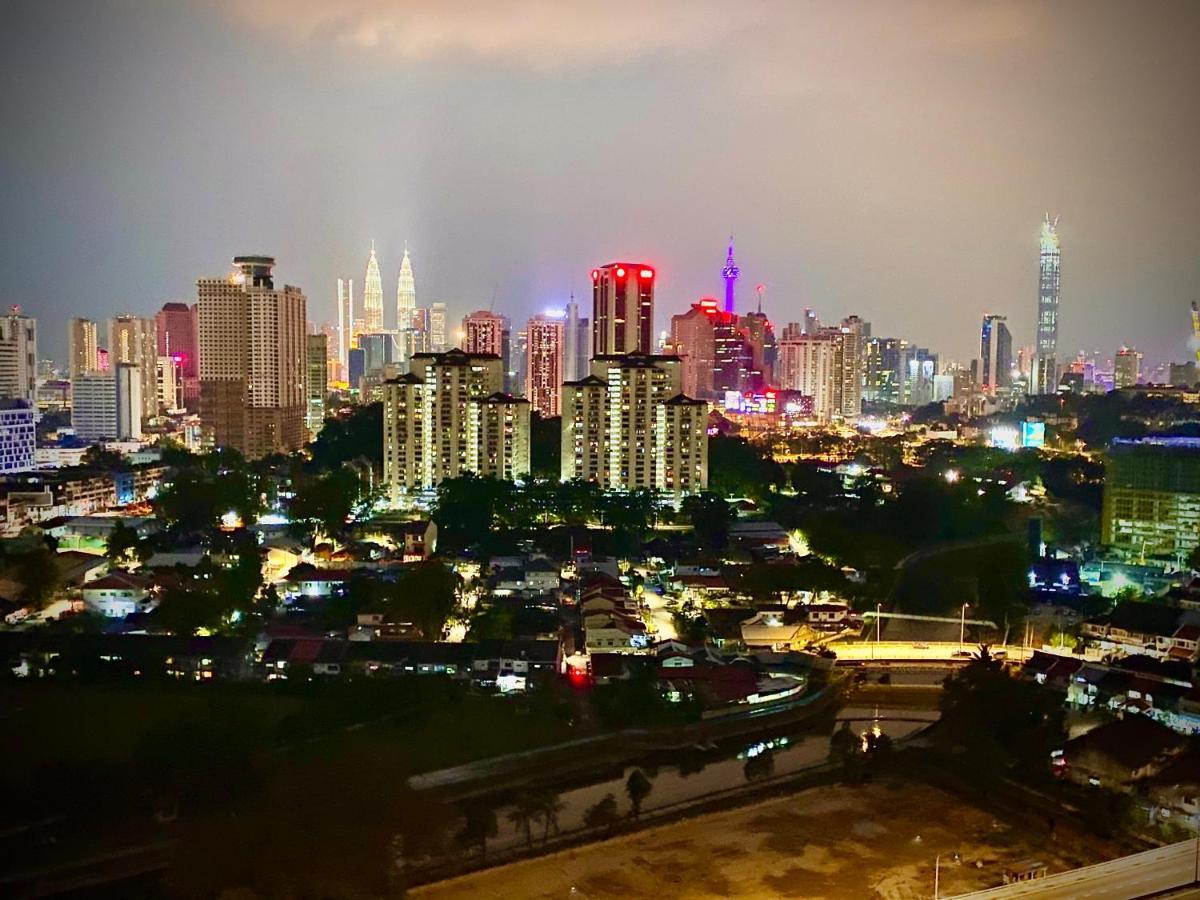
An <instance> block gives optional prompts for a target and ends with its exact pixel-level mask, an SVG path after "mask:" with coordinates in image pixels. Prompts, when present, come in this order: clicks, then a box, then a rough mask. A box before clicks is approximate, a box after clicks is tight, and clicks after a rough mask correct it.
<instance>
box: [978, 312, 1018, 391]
mask: <svg viewBox="0 0 1200 900" xmlns="http://www.w3.org/2000/svg"><path fill="white" fill-rule="evenodd" d="M1011 384H1012V335H1011V334H1010V333H1009V330H1008V323H1007V320H1006V319H1005V318H1004V316H993V315H985V316H984V317H983V327H982V328H981V329H980V333H979V387H980V388H981V389H982V390H983V391H984V393H987V394H994V393H996V392H997V391H1004V390H1007V389H1008V387H1009V386H1010V385H1011Z"/></svg>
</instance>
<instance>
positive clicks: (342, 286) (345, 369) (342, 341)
mask: <svg viewBox="0 0 1200 900" xmlns="http://www.w3.org/2000/svg"><path fill="white" fill-rule="evenodd" d="M356 337H357V332H355V330H354V279H353V278H339V279H338V280H337V362H338V373H337V374H338V381H347V382H348V381H349V380H350V349H351V348H352V347H353V346H354V339H355V338H356Z"/></svg>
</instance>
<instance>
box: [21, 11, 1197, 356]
mask: <svg viewBox="0 0 1200 900" xmlns="http://www.w3.org/2000/svg"><path fill="white" fill-rule="evenodd" d="M1198 47H1200V3H1196V2H1186V0H1185V2H1178V3H1171V2H1152V3H1141V2H1128V3H1112V2H1097V0H1080V2H1054V3H1027V2H974V3H972V2H935V0H929V2H925V0H912V2H906V0H886V2H879V3H870V2H843V0H837V2H835V0H825V2H821V3H804V2H799V0H787V2H779V3H767V2H764V3H754V2H747V0H739V2H729V0H723V2H719V3H718V2H711V3H710V2H706V0H658V2H654V0H604V2H598V3H582V2H578V3H575V2H570V0H519V2H510V3H501V2H498V0H497V2H479V3H464V2H458V0H437V2H429V0H424V2H407V0H391V2H385V0H378V2H367V0H245V2H236V0H229V2H211V3H191V4H187V3H183V2H171V0H159V2H154V0H145V2H139V0H127V2H100V0H96V2H56V0H31V2H22V0H17V2H14V0H5V2H3V4H0V69H2V72H3V81H2V90H0V127H2V129H3V137H2V139H0V203H2V206H0V209H2V211H3V215H2V216H0V303H3V304H4V305H8V304H12V303H17V304H20V305H22V306H23V307H25V309H26V310H27V311H28V312H29V313H31V314H33V315H35V316H37V317H38V319H39V320H40V321H41V327H42V334H43V345H44V351H49V352H50V353H52V354H55V355H57V356H59V357H62V356H64V355H65V348H66V337H65V332H66V323H65V320H66V318H67V317H69V316H72V315H84V316H90V317H92V318H96V319H104V318H107V317H108V316H110V315H112V314H114V313H117V312H125V311H128V312H135V313H145V314H149V313H152V312H153V311H154V310H156V309H157V308H158V307H159V306H160V305H161V304H162V303H163V302H164V301H167V300H173V299H192V298H194V294H195V279H196V278H197V277H199V276H203V275H214V274H216V275H219V274H224V273H225V272H226V271H227V269H228V266H229V259H230V257H232V256H234V255H235V254H239V253H268V254H273V255H275V256H276V257H277V258H278V269H277V275H278V277H280V278H282V279H283V280H285V281H287V282H288V283H293V284H297V285H299V286H301V287H302V288H303V289H304V290H305V292H306V293H307V294H308V297H309V316H310V318H311V319H312V320H314V321H316V322H320V321H322V320H325V319H330V318H332V317H333V315H334V313H333V309H334V306H333V296H334V285H335V279H336V278H337V277H338V276H339V275H343V276H353V277H354V278H355V280H356V287H359V286H361V280H362V275H363V270H364V267H365V263H366V256H367V251H368V249H369V247H370V242H371V240H372V239H374V240H375V241H376V244H377V247H378V248H379V254H380V259H381V263H382V268H383V273H384V288H385V309H386V310H387V313H388V316H389V321H390V318H391V317H392V316H394V304H395V287H396V274H397V269H398V267H399V263H400V256H401V252H402V249H403V246H404V242H405V241H407V242H408V245H409V248H410V251H411V253H412V258H413V262H414V267H415V271H416V278H417V296H418V302H419V303H420V304H421V305H428V304H429V303H432V302H433V301H435V300H442V301H445V302H446V303H448V304H449V306H450V311H451V314H452V316H453V317H455V318H457V317H459V316H461V315H462V314H463V313H465V312H467V311H469V310H470V309H474V308H478V307H480V306H487V305H488V304H489V303H491V302H492V299H493V297H495V306H496V309H497V310H498V311H500V312H504V313H506V314H508V315H510V316H512V317H513V318H514V319H521V318H523V317H525V316H527V315H528V314H530V313H532V312H534V311H538V310H540V309H543V308H545V307H548V306H553V305H561V303H562V302H563V301H564V300H565V299H566V297H567V296H568V295H569V293H570V292H571V291H574V292H576V294H577V295H579V296H583V297H586V296H587V293H588V289H589V280H588V272H589V271H590V269H591V268H592V267H593V266H594V265H596V264H599V263H604V262H608V261H611V260H614V259H618V258H624V259H628V260H642V261H646V262H650V263H653V264H655V265H656V266H657V268H658V269H659V272H660V280H659V293H658V301H657V312H658V325H659V327H660V328H663V327H666V326H667V324H668V323H669V316H670V314H671V313H673V312H681V311H683V310H684V309H686V307H687V304H688V303H690V302H692V301H694V300H695V299H697V298H698V297H700V296H702V295H705V294H716V293H717V292H718V291H719V290H720V267H721V265H722V263H723V261H724V255H725V243H726V241H727V239H728V236H729V234H730V233H731V232H732V233H733V234H734V235H735V237H736V241H737V250H738V262H739V264H740V265H741V268H742V283H741V291H740V293H739V302H740V304H741V305H742V307H743V308H748V307H749V306H750V305H751V304H752V303H753V295H754V286H755V285H756V284H758V283H762V284H765V285H766V295H765V296H766V299H765V305H764V309H765V310H766V312H768V313H769V314H770V316H771V317H772V318H773V319H774V320H775V321H776V322H777V323H782V322H786V321H789V320H793V319H797V318H799V317H800V316H801V311H802V309H803V307H804V306H805V305H809V306H813V307H814V308H816V309H817V311H818V312H819V314H820V315H821V317H822V319H823V320H825V321H836V320H837V319H840V318H841V317H843V316H845V315H848V314H850V313H857V314H859V315H862V316H864V317H865V318H867V319H868V320H870V321H871V322H872V324H873V331H874V333H875V334H877V335H897V336H901V337H906V338H909V339H910V340H913V341H915V342H918V343H921V344H924V345H930V346H932V347H933V348H934V349H936V350H939V351H940V352H941V353H942V354H943V358H956V359H960V360H965V359H967V358H969V357H970V356H972V355H975V354H977V353H978V337H977V335H978V327H979V319H980V317H981V316H982V314H983V313H985V312H992V313H1002V314H1006V315H1007V316H1008V317H1009V322H1010V327H1011V328H1012V330H1013V333H1014V339H1015V343H1016V344H1018V345H1025V344H1030V343H1032V329H1033V319H1034V310H1035V306H1036V295H1037V239H1038V227H1039V223H1040V221H1041V218H1042V215H1043V213H1044V212H1046V211H1049V212H1051V213H1052V214H1055V215H1059V216H1061V223H1060V233H1061V235H1062V245H1063V264H1062V272H1063V275H1062V306H1061V320H1060V321H1061V332H1060V347H1061V348H1062V349H1061V350H1060V357H1064V356H1069V355H1072V354H1073V352H1074V351H1075V350H1077V349H1080V348H1087V349H1089V350H1092V349H1099V350H1101V351H1102V352H1103V355H1104V356H1111V354H1112V352H1113V350H1114V349H1115V348H1116V347H1117V346H1119V345H1120V344H1121V343H1128V344H1133V345H1136V346H1137V347H1138V348H1139V349H1143V350H1144V351H1145V352H1146V353H1147V354H1148V355H1149V356H1153V357H1156V358H1174V359H1182V358H1184V357H1185V356H1186V354H1187V338H1188V330H1189V327H1188V304H1189V302H1190V301H1191V300H1193V299H1196V298H1198V297H1200V114H1198V112H1197V111H1198V110H1200V90H1198V89H1200V51H1198V50H1197V48H1198Z"/></svg>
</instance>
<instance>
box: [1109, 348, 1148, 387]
mask: <svg viewBox="0 0 1200 900" xmlns="http://www.w3.org/2000/svg"><path fill="white" fill-rule="evenodd" d="M1141 378H1142V354H1140V353H1138V352H1137V350H1135V349H1134V348H1132V347H1122V348H1121V349H1120V350H1118V351H1117V355H1116V358H1115V359H1114V360H1113V386H1114V387H1115V388H1116V389H1117V390H1118V391H1119V390H1120V389H1121V388H1127V387H1136V386H1137V385H1138V383H1139V382H1140V381H1141Z"/></svg>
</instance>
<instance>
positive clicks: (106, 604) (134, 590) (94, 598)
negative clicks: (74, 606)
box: [81, 569, 157, 619]
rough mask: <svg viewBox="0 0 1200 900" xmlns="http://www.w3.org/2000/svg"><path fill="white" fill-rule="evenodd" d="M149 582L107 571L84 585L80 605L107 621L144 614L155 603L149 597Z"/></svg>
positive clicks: (126, 574)
mask: <svg viewBox="0 0 1200 900" xmlns="http://www.w3.org/2000/svg"><path fill="white" fill-rule="evenodd" d="M150 587H151V583H150V582H149V581H148V580H147V579H145V578H141V577H139V576H137V575H133V574H131V573H129V572H124V571H121V570H120V569H118V570H116V571H112V572H109V573H108V574H107V575H105V576H104V577H103V578H97V579H96V580H95V581H90V582H88V583H87V584H85V585H84V586H83V589H82V591H81V593H82V595H83V603H84V605H85V606H86V607H87V609H88V610H89V611H90V612H94V613H98V614H99V615H102V616H105V617H106V618H110V619H119V618H124V617H125V616H128V615H132V614H133V613H139V612H147V611H149V610H150V609H152V608H153V607H154V606H155V605H157V604H156V601H154V600H153V599H152V598H151V596H150Z"/></svg>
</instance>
